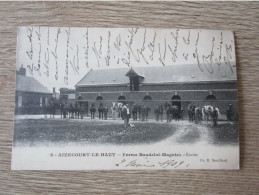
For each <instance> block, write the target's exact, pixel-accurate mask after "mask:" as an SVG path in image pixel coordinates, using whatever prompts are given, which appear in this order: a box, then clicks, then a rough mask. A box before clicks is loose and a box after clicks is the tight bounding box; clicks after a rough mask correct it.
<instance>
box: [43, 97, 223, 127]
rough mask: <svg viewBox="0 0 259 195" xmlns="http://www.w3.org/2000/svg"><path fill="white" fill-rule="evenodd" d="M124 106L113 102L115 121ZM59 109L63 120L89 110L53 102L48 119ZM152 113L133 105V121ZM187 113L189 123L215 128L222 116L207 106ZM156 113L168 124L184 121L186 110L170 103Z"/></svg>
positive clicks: (92, 109)
mask: <svg viewBox="0 0 259 195" xmlns="http://www.w3.org/2000/svg"><path fill="white" fill-rule="evenodd" d="M92 105H94V104H92ZM92 105H91V107H90V112H91V117H92V113H93V114H94V113H95V111H96V110H97V109H96V108H95V106H92ZM100 105H101V104H100ZM123 106H124V104H123V103H122V102H112V107H111V114H112V118H113V119H116V118H120V117H122V111H123ZM99 107H100V106H99ZM57 109H59V110H60V114H61V118H83V112H84V110H85V109H87V108H84V107H83V106H82V104H80V102H74V103H70V104H63V103H60V104H59V103H58V102H54V101H53V102H49V103H48V104H47V105H46V106H44V114H45V116H46V117H47V116H48V115H50V117H53V118H54V117H55V115H56V110H57ZM103 110H107V111H106V113H104V114H105V115H106V117H105V118H106V119H107V113H108V108H107V109H103ZM98 111H99V112H100V109H98ZM150 111H151V109H150V107H147V106H145V105H138V104H133V106H132V109H131V113H132V115H133V120H138V119H139V120H142V121H145V120H148V115H149V112H150ZM187 112H188V117H189V122H195V123H196V124H198V123H200V121H202V120H204V121H206V122H207V124H208V123H209V122H210V123H211V124H212V125H214V126H216V125H217V120H218V116H219V114H220V112H219V109H218V108H216V107H214V106H211V105H205V106H203V107H202V108H200V107H198V106H195V105H193V104H189V105H188V107H187ZM154 113H155V118H156V121H159V120H161V121H162V120H163V114H164V113H166V119H167V122H171V121H172V120H173V119H174V120H175V121H179V120H180V119H182V120H183V114H184V109H181V108H180V106H178V105H170V104H169V103H167V102H165V103H164V104H160V105H156V106H155V109H154ZM99 115H100V113H99ZM93 118H94V117H93ZM99 118H100V116H99ZM101 118H103V117H101Z"/></svg>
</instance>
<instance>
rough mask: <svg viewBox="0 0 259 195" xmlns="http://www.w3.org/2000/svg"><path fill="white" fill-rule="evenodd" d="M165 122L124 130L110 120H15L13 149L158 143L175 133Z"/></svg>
mask: <svg viewBox="0 0 259 195" xmlns="http://www.w3.org/2000/svg"><path fill="white" fill-rule="evenodd" d="M176 129H177V128H176V127H174V126H172V125H169V124H166V123H150V122H149V123H148V124H145V123H137V124H135V127H130V128H129V129H127V130H125V129H124V125H123V123H122V122H121V123H119V124H114V122H113V121H111V122H107V121H99V120H97V121H96V120H84V121H80V122H76V121H75V120H74V121H73V120H60V119H22V120H15V125H14V146H51V145H66V144H69V143H77V144H104V143H105V144H118V145H125V144H147V143H155V142H158V141H161V140H163V139H165V138H167V137H169V136H171V135H173V134H174V133H175V131H176Z"/></svg>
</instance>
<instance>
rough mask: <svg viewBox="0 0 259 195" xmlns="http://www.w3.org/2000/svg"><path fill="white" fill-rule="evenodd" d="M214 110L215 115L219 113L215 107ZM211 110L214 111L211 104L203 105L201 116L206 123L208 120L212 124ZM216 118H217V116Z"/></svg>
mask: <svg viewBox="0 0 259 195" xmlns="http://www.w3.org/2000/svg"><path fill="white" fill-rule="evenodd" d="M215 110H216V112H217V116H219V115H220V112H219V109H218V108H216V107H215ZM213 112H214V107H213V106H210V105H206V106H203V108H202V116H203V120H205V121H207V124H208V121H210V122H211V124H213ZM216 120H218V118H217V119H216Z"/></svg>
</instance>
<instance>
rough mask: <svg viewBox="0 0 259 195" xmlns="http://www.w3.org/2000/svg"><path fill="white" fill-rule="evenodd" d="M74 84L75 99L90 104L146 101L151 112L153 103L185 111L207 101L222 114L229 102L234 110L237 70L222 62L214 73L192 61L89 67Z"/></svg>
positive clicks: (205, 103) (235, 104) (141, 102)
mask: <svg viewBox="0 0 259 195" xmlns="http://www.w3.org/2000/svg"><path fill="white" fill-rule="evenodd" d="M75 87H76V98H77V99H80V100H81V101H85V102H87V103H88V104H89V105H90V104H91V103H96V104H97V106H98V102H102V103H104V104H106V105H107V106H108V107H109V108H110V107H111V105H112V102H115V101H120V102H124V103H126V102H127V103H129V104H130V105H132V104H140V105H141V104H146V105H147V106H149V107H150V108H151V110H152V113H153V110H154V107H155V106H156V105H159V104H163V103H165V102H168V103H170V104H172V105H178V106H179V107H181V108H182V109H184V110H186V109H187V106H188V105H189V104H194V105H196V106H200V107H203V106H204V105H208V104H209V105H213V106H216V107H218V108H219V109H220V111H221V113H222V114H225V111H226V109H227V107H228V105H229V104H232V105H233V109H234V110H233V111H234V112H235V113H237V83H236V73H235V72H232V71H231V69H230V68H229V67H228V66H223V65H222V66H221V67H217V68H215V70H214V72H213V73H209V72H208V71H207V70H205V69H204V70H203V71H202V70H200V68H199V67H198V65H193V64H192V65H177V66H165V67H147V66H146V67H133V68H120V69H105V70H104V69H98V70H90V71H89V72H88V73H87V74H86V75H85V76H84V77H83V78H82V79H81V80H80V81H79V82H78V83H77V84H76V86H75ZM185 115H187V110H186V112H185Z"/></svg>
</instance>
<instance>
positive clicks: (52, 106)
mask: <svg viewBox="0 0 259 195" xmlns="http://www.w3.org/2000/svg"><path fill="white" fill-rule="evenodd" d="M57 108H58V104H57V103H56V102H55V101H50V102H49V103H48V105H47V106H45V107H44V114H45V117H48V114H49V116H50V118H52V117H53V118H55V115H56V109H57Z"/></svg>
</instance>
